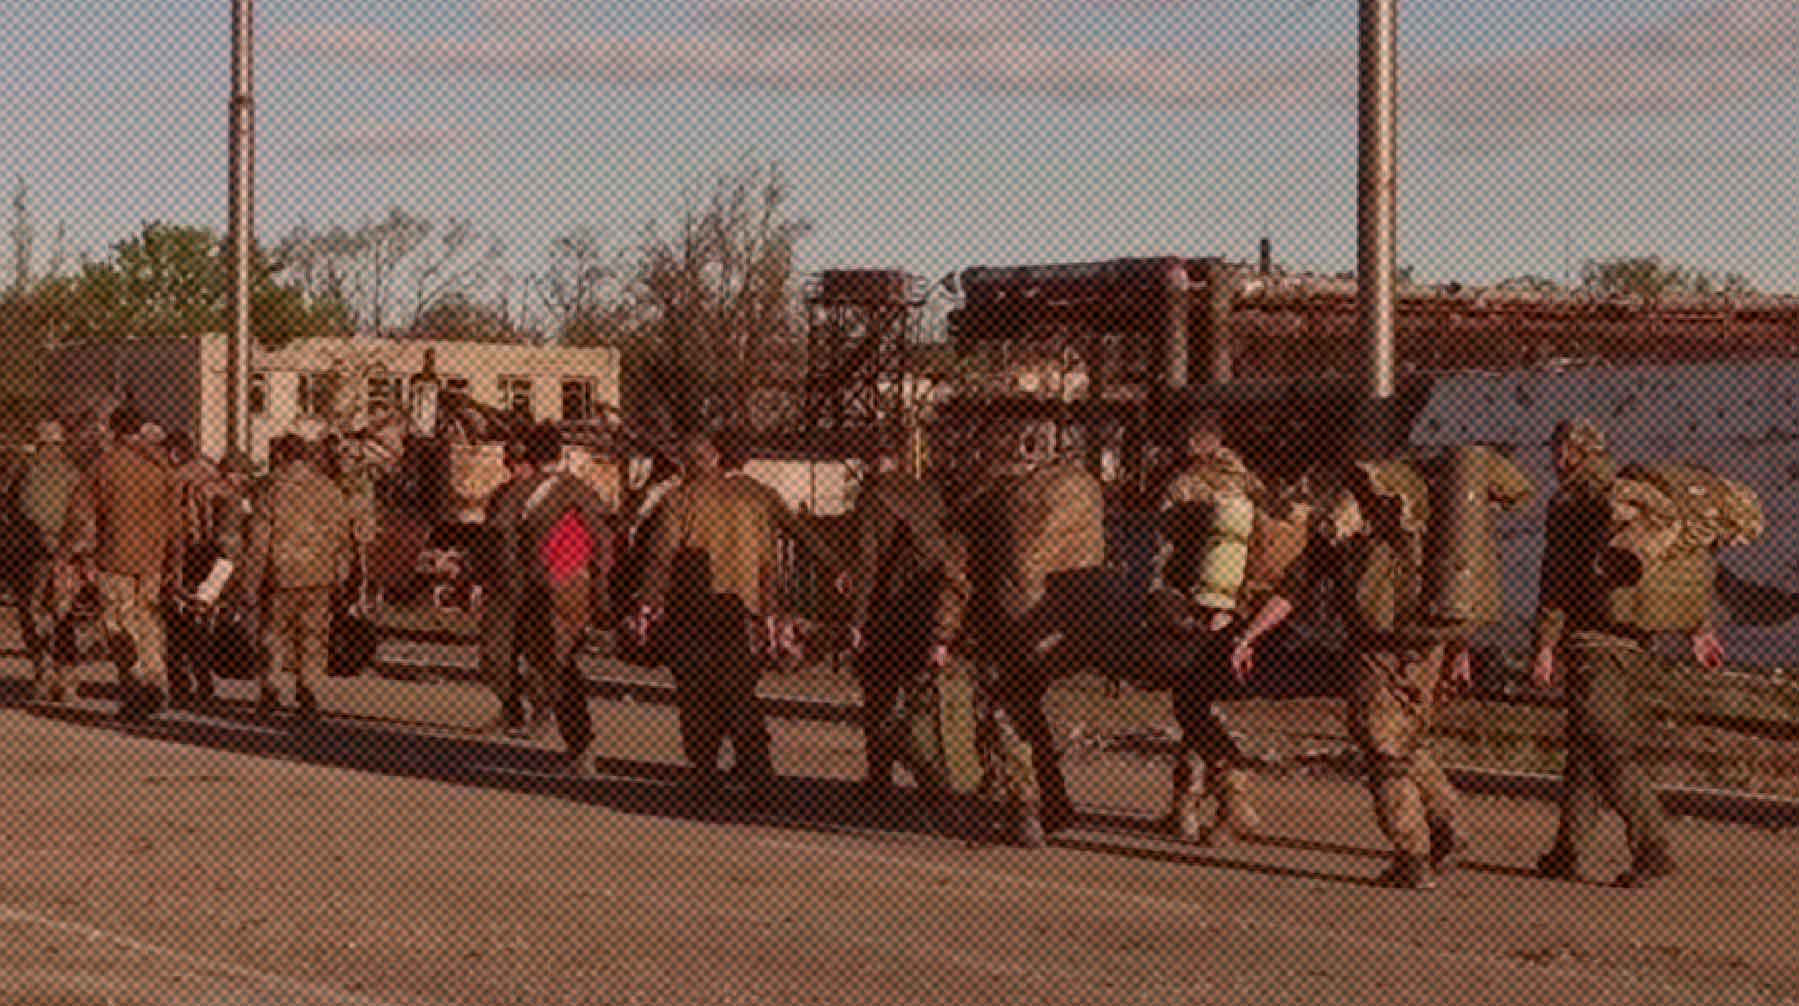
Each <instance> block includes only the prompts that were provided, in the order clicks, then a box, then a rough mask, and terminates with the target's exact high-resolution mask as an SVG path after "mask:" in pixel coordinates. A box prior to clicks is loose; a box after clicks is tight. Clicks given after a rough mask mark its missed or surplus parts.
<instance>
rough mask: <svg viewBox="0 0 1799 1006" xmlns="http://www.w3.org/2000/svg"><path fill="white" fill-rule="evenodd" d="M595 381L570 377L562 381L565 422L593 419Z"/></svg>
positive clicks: (563, 416)
mask: <svg viewBox="0 0 1799 1006" xmlns="http://www.w3.org/2000/svg"><path fill="white" fill-rule="evenodd" d="M593 417H594V407H593V382H592V381H584V380H580V379H577V378H570V379H568V380H565V381H563V382H562V418H563V421H565V422H571V421H575V420H581V419H592V418H593Z"/></svg>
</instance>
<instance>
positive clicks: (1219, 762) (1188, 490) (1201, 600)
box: [1153, 416, 1263, 841]
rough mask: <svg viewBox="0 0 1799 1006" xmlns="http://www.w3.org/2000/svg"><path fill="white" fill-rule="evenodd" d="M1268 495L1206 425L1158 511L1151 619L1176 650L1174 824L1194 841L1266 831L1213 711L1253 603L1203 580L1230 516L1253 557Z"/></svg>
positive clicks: (1238, 753) (1192, 434)
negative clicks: (1208, 811) (1204, 814)
mask: <svg viewBox="0 0 1799 1006" xmlns="http://www.w3.org/2000/svg"><path fill="white" fill-rule="evenodd" d="M1262 492H1263V486H1262V481H1261V480H1260V479H1259V478H1257V477H1256V475H1255V473H1254V472H1252V471H1250V470H1249V466H1248V465H1246V464H1244V462H1243V459H1242V457H1240V456H1239V455H1238V454H1237V452H1235V451H1233V450H1231V449H1230V448H1229V447H1227V446H1225V443H1224V433H1223V429H1222V427H1221V426H1220V425H1219V421H1218V419H1217V417H1215V416H1202V417H1199V418H1198V419H1196V420H1195V421H1194V422H1193V423H1192V425H1191V426H1190V427H1189V430H1188V435H1187V444H1186V457H1185V460H1184V461H1183V463H1182V465H1181V467H1180V468H1179V469H1178V470H1177V471H1175V473H1174V474H1173V477H1172V478H1170V479H1169V480H1168V483H1167V485H1166V486H1165V487H1164V489H1163V491H1162V498H1161V501H1160V504H1159V506H1158V508H1157V509H1158V511H1159V512H1160V515H1161V519H1162V529H1161V530H1162V542H1161V548H1160V549H1159V550H1158V553H1157V562H1156V578H1155V584H1154V588H1153V590H1154V597H1155V598H1156V600H1157V603H1156V604H1155V605H1154V606H1153V612H1154V617H1155V621H1156V622H1157V623H1158V624H1157V626H1156V627H1157V629H1158V630H1160V632H1162V633H1163V634H1164V636H1165V637H1167V638H1170V639H1171V640H1172V641H1173V642H1174V643H1175V644H1176V645H1175V646H1174V651H1175V653H1176V654H1177V655H1178V659H1177V666H1175V667H1174V668H1173V671H1174V673H1175V680H1174V681H1173V683H1172V684H1173V687H1172V692H1173V697H1174V715H1175V721H1176V723H1177V724H1178V725H1179V726H1180V729H1181V740H1180V746H1179V748H1178V749H1177V750H1176V752H1175V760H1174V775H1173V779H1172V786H1171V790H1172V792H1171V799H1170V806H1169V812H1168V820H1169V824H1170V826H1171V827H1172V828H1173V829H1174V830H1175V831H1176V832H1177V833H1178V834H1179V835H1180V836H1181V837H1182V838H1184V839H1186V840H1188V841H1196V840H1199V839H1200V838H1202V837H1205V838H1208V839H1209V840H1211V841H1221V840H1223V839H1226V838H1228V837H1231V836H1239V837H1241V836H1248V835H1251V834H1253V833H1254V832H1255V831H1256V830H1257V828H1258V827H1259V825H1260V818H1259V816H1258V815H1257V813H1256V810H1255V806H1254V803H1253V801H1252V799H1251V793H1250V774H1249V759H1248V758H1247V756H1245V754H1244V753H1243V750H1242V748H1241V746H1240V745H1238V743H1237V741H1236V739H1235V738H1234V737H1232V736H1231V734H1230V731H1229V729H1227V728H1226V726H1225V724H1224V721H1223V720H1222V718H1221V717H1220V716H1219V715H1218V709H1217V705H1216V703H1217V702H1218V700H1219V699H1221V698H1223V697H1225V696H1226V695H1227V694H1228V692H1229V685H1230V682H1231V674H1230V666H1229V664H1230V654H1231V649H1232V642H1233V640H1234V638H1235V637H1236V635H1237V630H1238V629H1240V628H1241V624H1240V622H1239V621H1238V614H1237V609H1238V607H1239V604H1240V602H1247V601H1249V600H1250V599H1247V598H1245V599H1240V598H1238V597H1237V596H1236V594H1235V593H1226V592H1223V591H1220V590H1217V589H1215V585H1213V584H1209V583H1207V582H1206V579H1207V577H1206V572H1207V570H1208V569H1209V568H1211V567H1214V566H1216V565H1217V564H1216V563H1215V562H1210V561H1209V560H1210V556H1209V551H1210V549H1211V548H1212V547H1213V546H1214V545H1215V544H1216V541H1217V540H1218V539H1219V538H1220V534H1219V532H1220V531H1221V530H1222V529H1223V528H1224V526H1225V525H1227V524H1229V523H1230V521H1229V519H1228V517H1229V516H1232V515H1238V516H1239V517H1240V523H1241V527H1240V528H1239V529H1238V530H1240V531H1241V532H1242V533H1243V540H1242V542H1241V543H1240V545H1241V546H1242V547H1243V548H1244V549H1247V544H1248V532H1249V531H1250V529H1251V527H1252V521H1253V512H1254V503H1253V502H1252V501H1253V500H1256V499H1258V498H1260V497H1261V495H1262ZM1239 572H1242V571H1241V570H1239ZM1208 791H1209V792H1210V793H1211V794H1212V795H1214V796H1215V797H1216V798H1217V800H1218V811H1217V816H1216V818H1215V819H1214V822H1213V825H1212V828H1211V831H1210V833H1209V834H1206V833H1202V831H1201V827H1200V821H1199V803H1200V800H1201V797H1202V795H1204V794H1205V793H1206V792H1208Z"/></svg>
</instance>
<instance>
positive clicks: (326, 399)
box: [294, 374, 337, 416]
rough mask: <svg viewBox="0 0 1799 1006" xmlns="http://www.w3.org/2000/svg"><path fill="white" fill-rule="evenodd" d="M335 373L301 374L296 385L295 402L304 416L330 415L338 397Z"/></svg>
mask: <svg viewBox="0 0 1799 1006" xmlns="http://www.w3.org/2000/svg"><path fill="white" fill-rule="evenodd" d="M336 376H337V375H335V374H301V375H300V380H299V383H298V384H296V385H295V387H294V391H295V394H294V399H295V404H296V405H297V406H298V407H299V412H300V415H302V416H324V415H329V414H330V412H331V410H332V408H333V406H335V405H336V399H337V382H336Z"/></svg>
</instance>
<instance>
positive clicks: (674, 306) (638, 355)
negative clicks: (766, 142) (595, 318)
mask: <svg viewBox="0 0 1799 1006" xmlns="http://www.w3.org/2000/svg"><path fill="white" fill-rule="evenodd" d="M787 196H788V192H787V184H786V181H785V179H784V178H783V176H782V173H781V171H780V168H779V167H778V166H777V165H767V166H749V167H744V168H740V169H738V170H735V171H732V172H729V173H727V174H725V175H723V176H721V177H720V178H718V179H717V181H716V182H715V183H714V185H713V187H712V189H711V191H710V192H709V193H707V194H706V195H705V196H704V197H703V198H697V199H696V198H693V197H689V199H688V200H687V203H686V205H685V207H684V208H683V210H682V212H681V214H680V216H679V217H678V218H677V219H676V221H675V223H674V224H673V226H672V227H671V228H670V229H669V230H668V231H667V232H664V231H663V230H662V229H661V228H658V227H656V226H654V225H652V226H651V227H650V228H648V229H647V230H646V232H645V235H644V241H643V244H642V246H641V247H640V248H639V250H638V251H639V256H640V257H639V259H638V262H637V264H636V267H635V269H634V270H633V274H632V300H633V303H634V304H635V306H636V309H637V312H638V315H639V319H640V322H641V325H642V328H641V330H640V332H639V334H638V341H639V343H640V345H638V346H636V347H634V348H635V349H636V352H634V353H632V354H630V356H631V357H634V358H635V361H636V363H637V364H638V365H639V366H640V367H641V368H643V371H644V372H643V374H642V375H641V376H642V378H643V379H644V384H645V385H646V388H645V390H653V392H654V395H653V396H646V397H654V398H657V399H659V400H660V401H659V402H657V403H656V406H657V407H659V409H660V410H661V411H663V413H664V415H665V419H666V421H668V422H671V423H672V424H674V425H676V426H693V425H697V424H702V423H707V422H727V423H732V424H737V425H753V424H754V420H755V416H754V415H753V414H752V409H751V404H752V394H753V392H754V391H755V390H756V389H758V388H762V387H765V386H767V385H768V384H769V383H770V379H771V378H772V377H773V376H775V375H774V373H773V370H772V365H773V364H774V362H775V361H776V360H778V359H780V358H781V357H782V355H783V354H782V350H784V349H789V348H791V344H792V343H793V341H794V339H795V334H796V325H795V321H796V317H795V311H794V306H793V289H792V286H793V257H794V249H795V246H796V245H797V244H798V243H799V241H800V240H801V238H803V237H804V236H805V235H806V233H807V232H808V231H809V230H810V225H809V224H807V223H806V222H805V221H803V220H796V219H792V218H790V217H789V215H788V209H787ZM788 355H790V354H788ZM644 404H650V403H648V402H646V403H644Z"/></svg>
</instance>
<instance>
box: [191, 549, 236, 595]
mask: <svg viewBox="0 0 1799 1006" xmlns="http://www.w3.org/2000/svg"><path fill="white" fill-rule="evenodd" d="M236 568H237V567H236V566H235V565H234V564H233V563H232V561H231V560H230V559H224V558H220V559H214V560H213V561H212V569H210V570H207V572H206V579H204V580H202V581H200V585H199V586H198V587H195V588H194V600H196V601H199V602H200V603H201V604H217V603H218V601H219V597H220V596H221V595H223V594H224V593H225V585H226V584H228V583H230V582H231V574H232V572H233V571H234V570H235V569H236Z"/></svg>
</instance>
